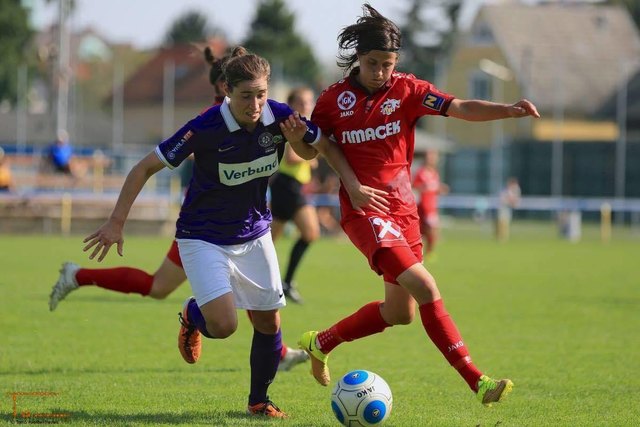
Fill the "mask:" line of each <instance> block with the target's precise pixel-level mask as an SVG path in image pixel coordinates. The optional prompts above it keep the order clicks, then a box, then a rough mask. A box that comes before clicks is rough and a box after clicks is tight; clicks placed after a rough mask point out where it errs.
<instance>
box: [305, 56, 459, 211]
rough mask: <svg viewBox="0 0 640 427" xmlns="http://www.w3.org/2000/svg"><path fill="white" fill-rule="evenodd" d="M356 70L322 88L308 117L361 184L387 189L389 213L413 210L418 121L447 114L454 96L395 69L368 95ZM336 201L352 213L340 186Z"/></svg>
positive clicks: (347, 198) (414, 205) (347, 199)
mask: <svg viewBox="0 0 640 427" xmlns="http://www.w3.org/2000/svg"><path fill="white" fill-rule="evenodd" d="M359 71H360V70H359V68H355V69H354V70H353V71H352V72H351V74H350V75H349V77H348V78H346V79H343V80H340V81H338V82H337V83H335V84H333V85H332V86H330V87H329V88H327V89H326V90H325V91H324V92H322V94H321V95H320V97H319V98H318V102H317V103H316V106H315V109H314V110H313V114H312V116H311V121H312V122H313V123H315V124H316V125H318V126H319V127H320V128H321V129H322V132H323V133H324V134H325V135H327V136H329V137H331V138H332V139H334V140H335V141H336V142H337V145H338V146H339V147H340V149H341V150H342V152H343V153H344V156H345V157H346V159H347V161H348V162H349V164H350V165H351V167H352V168H353V171H354V172H355V174H356V176H357V177H358V179H359V180H360V183H362V184H364V185H368V186H370V187H373V188H377V189H380V190H385V191H387V192H388V193H389V195H388V196H387V199H388V200H389V202H390V203H391V205H390V208H391V212H392V214H391V215H393V216H396V215H398V216H402V215H408V214H415V212H416V203H415V198H414V195H413V192H412V190H411V169H410V168H411V162H412V161H413V148H414V133H415V132H414V131H415V127H416V123H417V120H418V118H420V117H421V116H425V115H446V111H447V109H448V108H449V105H450V103H451V101H452V100H453V99H454V97H453V96H452V95H449V94H446V93H444V92H441V91H440V90H438V89H437V88H436V87H435V86H434V85H432V84H431V83H429V82H427V81H425V80H419V79H417V78H416V77H415V76H413V75H412V74H405V73H399V72H394V73H393V74H392V76H391V78H390V79H389V81H388V82H387V83H386V84H385V85H384V86H383V87H382V88H380V90H378V91H377V92H375V93H373V94H370V93H369V92H368V91H367V90H366V89H365V88H364V87H362V86H361V85H360V84H359V83H358V82H357V81H356V78H355V75H356V74H357V73H358V72H359ZM340 205H341V207H342V215H343V219H345V218H347V217H348V216H349V215H350V214H353V213H354V211H353V208H352V207H351V203H350V200H349V197H348V195H347V193H346V191H345V190H344V188H342V187H341V188H340Z"/></svg>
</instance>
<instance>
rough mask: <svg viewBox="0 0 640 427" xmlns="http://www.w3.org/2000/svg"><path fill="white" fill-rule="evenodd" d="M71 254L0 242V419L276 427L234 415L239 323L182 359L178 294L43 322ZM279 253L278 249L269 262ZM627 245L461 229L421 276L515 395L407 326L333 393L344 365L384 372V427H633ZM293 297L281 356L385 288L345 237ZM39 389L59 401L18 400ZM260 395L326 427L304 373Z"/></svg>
mask: <svg viewBox="0 0 640 427" xmlns="http://www.w3.org/2000/svg"><path fill="white" fill-rule="evenodd" d="M81 240H82V236H73V237H70V238H60V237H49V236H44V237H40V236H8V235H3V236H1V237H0V253H1V254H2V256H1V258H0V272H1V273H0V301H2V310H3V312H2V315H1V316H0V331H1V334H2V343H1V344H0V362H1V363H0V385H1V386H0V392H1V394H0V402H1V403H0V422H2V423H14V422H18V423H26V422H33V423H35V422H38V423H51V422H59V423H60V424H64V425H159V424H163V425H185V426H191V425H214V426H261V425H266V424H268V425H274V423H278V425H280V423H279V422H267V421H265V420H264V419H250V418H247V416H246V415H245V414H244V411H245V407H246V406H245V405H246V396H247V393H248V381H249V370H248V355H249V343H250V337H251V330H250V327H249V323H248V320H247V318H246V316H244V315H240V321H241V324H240V327H239V329H238V331H237V332H236V334H234V335H233V336H232V337H231V338H229V339H227V340H224V341H213V340H207V341H206V342H205V343H204V346H203V355H202V357H201V359H200V361H199V362H198V363H197V364H196V365H193V366H191V365H187V364H185V363H184V362H183V361H182V359H181V357H180V355H179V353H178V350H177V348H176V335H177V330H178V322H177V316H176V314H177V312H178V311H179V309H180V306H181V303H182V301H183V300H184V298H185V297H186V296H188V295H189V294H190V291H189V287H188V285H185V286H183V287H182V288H181V289H179V290H178V291H177V292H176V293H175V294H173V295H171V296H170V297H169V298H168V299H167V300H164V301H153V300H150V299H144V298H141V297H140V296H137V295H122V294H115V293H111V292H107V291H104V290H101V289H96V288H84V289H81V290H79V291H76V292H75V293H72V294H71V295H70V296H69V297H68V299H67V300H66V301H63V302H62V303H61V304H60V306H59V307H58V309H57V310H56V311H55V312H53V313H50V312H49V311H48V307H47V301H48V295H49V291H50V287H51V285H52V284H53V283H54V282H55V280H56V279H57V269H58V268H59V264H60V263H61V262H62V261H66V260H75V261H79V262H81V263H82V264H84V265H85V266H94V267H95V266H97V265H98V264H97V263H95V262H89V261H88V260H87V259H86V254H84V253H82V251H81V248H82V243H81ZM169 243H170V240H169V239H168V238H160V237H133V236H131V237H128V238H127V242H126V245H125V258H124V259H120V258H118V256H117V255H116V254H115V252H113V253H111V254H110V256H109V258H108V259H107V262H106V263H105V265H107V266H113V265H135V266H139V267H141V268H144V269H147V270H150V271H153V270H154V269H155V268H156V267H157V266H158V265H159V263H160V261H161V259H162V258H163V257H164V255H165V252H166V250H167V248H168V246H169ZM290 245H291V240H287V239H285V240H282V241H281V242H278V245H277V247H278V250H279V253H280V254H281V262H282V261H283V259H284V258H285V257H284V256H282V255H283V254H286V253H287V251H288V249H289V247H290ZM639 245H640V236H638V235H637V233H636V234H634V232H633V231H632V230H629V229H626V230H616V231H615V234H614V239H613V241H612V242H610V243H609V244H603V243H601V242H600V241H599V238H598V230H597V229H595V228H587V229H586V230H585V232H584V238H583V241H582V242H580V243H578V244H572V243H569V242H566V241H561V240H559V239H557V237H556V235H555V230H554V229H553V228H552V227H551V226H550V225H531V224H523V225H518V226H516V227H515V228H514V230H512V238H511V240H510V241H509V242H507V243H497V242H496V241H494V240H492V239H491V236H490V232H489V230H486V229H481V228H478V227H477V226H472V225H470V224H462V225H460V226H453V227H451V228H448V229H446V230H444V231H443V236H442V240H441V243H440V246H439V249H438V257H437V259H436V260H435V261H434V263H433V264H432V265H431V267H430V269H431V271H432V273H433V274H434V275H435V277H436V279H437V280H438V284H439V287H440V289H441V291H442V294H443V296H444V299H445V302H446V305H447V308H448V310H449V311H450V313H451V314H452V317H453V318H454V319H455V321H456V322H457V324H458V327H459V328H460V330H461V332H462V335H463V337H464V338H465V342H466V344H467V346H468V347H469V349H470V351H471V354H472V356H473V359H474V361H475V363H476V364H477V366H478V367H479V368H480V369H482V370H484V371H485V372H486V373H487V374H489V375H492V376H497V377H501V376H508V377H510V378H512V379H513V381H514V382H515V388H514V391H513V393H512V394H511V396H510V397H509V398H508V399H507V401H506V402H504V403H503V404H500V405H496V406H494V407H493V408H484V407H483V406H481V405H480V404H479V403H478V402H477V401H476V400H475V396H474V395H473V394H472V393H471V392H470V391H469V390H468V388H467V386H466V384H465V383H464V382H463V381H462V379H461V378H459V377H458V375H457V373H456V372H455V371H454V370H453V369H452V368H450V367H448V365H447V363H446V361H445V360H444V358H443V357H442V356H441V355H440V353H439V352H438V351H437V350H436V349H435V347H434V346H433V345H432V344H431V342H430V341H429V340H428V338H427V337H426V334H425V333H424V330H423V328H422V326H421V324H420V321H419V319H416V321H415V322H414V323H413V324H412V325H410V326H404V327H394V328H390V329H388V330H387V331H386V332H385V333H384V334H380V335H377V336H373V337H369V338H367V339H364V340H360V341H357V342H354V343H349V344H346V345H342V346H340V347H338V348H337V349H336V350H335V351H334V353H333V354H332V357H331V360H330V362H331V363H330V367H331V370H332V374H333V379H334V381H335V379H336V378H338V377H339V376H340V375H341V374H343V373H345V372H347V371H349V370H351V369H356V368H361V369H367V370H371V371H375V372H377V373H379V374H380V375H382V376H383V377H384V378H385V379H386V380H387V382H388V383H389V385H390V386H391V389H392V390H393V393H394V408H393V412H392V414H391V417H390V419H389V421H388V422H387V424H386V425H388V426H496V425H500V426H546V425H548V426H589V425H593V426H605V425H607V426H632V425H640V378H639V377H640V274H638V272H639V261H638V260H639V258H638V254H639V253H640V251H639ZM298 282H299V284H300V286H299V287H300V290H301V292H302V294H303V295H304V297H305V300H306V304H305V305H303V306H297V305H293V304H290V305H289V306H287V307H286V308H285V309H284V310H283V312H282V319H283V333H284V338H285V341H287V342H288V343H289V344H290V345H294V344H295V341H296V339H297V337H298V335H299V334H300V333H302V332H304V331H305V330H308V329H318V328H324V327H327V326H330V325H331V324H332V323H333V322H335V321H336V320H338V319H339V318H341V317H343V316H345V315H348V314H350V313H352V312H353V311H355V310H356V309H357V308H359V307H360V306H361V305H363V304H364V303H366V302H369V301H371V300H373V299H380V298H381V296H382V286H381V281H380V280H379V279H378V278H377V277H376V276H375V275H374V274H373V273H372V272H370V271H369V269H368V267H367V265H366V261H365V260H364V258H363V257H362V256H361V255H360V254H359V253H357V252H356V250H355V249H354V248H353V247H352V246H351V245H350V244H349V243H348V242H347V241H346V240H342V239H326V240H322V241H320V242H319V243H317V244H316V245H315V246H313V247H312V248H311V249H310V251H309V253H308V254H307V256H306V258H305V259H304V261H303V266H302V268H301V270H300V273H299V275H298ZM37 392H51V393H56V394H54V395H49V396H36V395H29V394H30V393H31V394H33V393H37ZM15 393H25V394H27V395H23V396H17V395H16V394H15ZM270 394H271V397H272V399H273V400H274V401H275V402H276V403H277V404H278V405H279V406H280V407H281V408H282V409H284V410H285V411H287V412H288V413H289V414H290V415H291V418H290V419H289V420H285V421H283V422H282V425H287V426H335V425H337V422H336V421H335V420H334V418H333V415H332V413H331V410H330V406H329V402H330V397H329V395H330V388H323V387H321V386H319V385H317V384H316V383H315V382H314V380H313V379H312V377H311V376H310V375H309V373H308V365H307V366H298V367H296V368H294V369H293V370H292V371H290V372H285V373H281V374H279V375H278V377H277V378H276V381H275V383H274V384H273V385H272V386H271V389H270ZM13 397H16V399H17V404H16V409H17V416H15V417H14V415H13V410H14V406H13ZM27 411H29V413H30V414H31V416H30V417H27V415H28V414H27V413H26V412H27ZM38 413H40V414H42V413H44V414H53V413H63V414H66V415H67V417H65V418H59V419H56V418H52V417H51V416H45V417H41V418H37V417H36V416H35V414H38Z"/></svg>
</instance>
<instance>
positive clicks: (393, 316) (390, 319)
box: [384, 310, 415, 325]
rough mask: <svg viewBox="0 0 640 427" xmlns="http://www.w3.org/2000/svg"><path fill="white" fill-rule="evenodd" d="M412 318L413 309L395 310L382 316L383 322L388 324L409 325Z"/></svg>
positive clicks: (413, 315)
mask: <svg viewBox="0 0 640 427" xmlns="http://www.w3.org/2000/svg"><path fill="white" fill-rule="evenodd" d="M414 318H415V311H414V310H396V311H394V312H391V313H387V315H386V316H384V320H385V322H387V323H388V324H390V325H409V324H410V323H411V322H413V319H414Z"/></svg>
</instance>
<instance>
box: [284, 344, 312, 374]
mask: <svg viewBox="0 0 640 427" xmlns="http://www.w3.org/2000/svg"><path fill="white" fill-rule="evenodd" d="M307 360H309V355H308V354H307V352H306V351H304V350H297V349H294V348H291V347H287V353H286V354H285V355H284V358H283V359H282V360H281V361H280V364H279V365H278V371H288V370H290V369H291V368H293V367H294V366H296V365H298V364H300V363H304V362H306V361H307Z"/></svg>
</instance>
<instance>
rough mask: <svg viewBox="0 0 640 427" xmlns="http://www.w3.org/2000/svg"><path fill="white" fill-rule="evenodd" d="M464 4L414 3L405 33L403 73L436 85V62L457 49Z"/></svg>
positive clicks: (456, 0) (453, 0)
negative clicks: (458, 31)
mask: <svg viewBox="0 0 640 427" xmlns="http://www.w3.org/2000/svg"><path fill="white" fill-rule="evenodd" d="M461 4H462V0H410V5H409V9H408V10H407V14H406V18H405V20H404V23H403V24H402V25H400V30H401V31H402V52H401V56H400V61H401V69H402V70H403V71H407V72H410V73H414V74H416V75H417V76H419V77H420V78H423V79H426V80H430V81H433V80H434V78H435V74H436V62H437V61H440V60H443V58H445V56H446V55H447V54H448V53H449V51H450V49H451V47H452V46H453V41H454V38H455V35H456V25H457V21H458V12H459V10H460V6H461Z"/></svg>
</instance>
